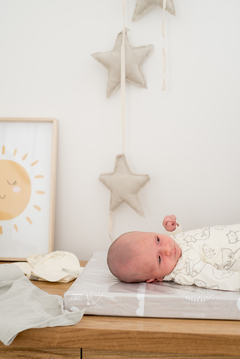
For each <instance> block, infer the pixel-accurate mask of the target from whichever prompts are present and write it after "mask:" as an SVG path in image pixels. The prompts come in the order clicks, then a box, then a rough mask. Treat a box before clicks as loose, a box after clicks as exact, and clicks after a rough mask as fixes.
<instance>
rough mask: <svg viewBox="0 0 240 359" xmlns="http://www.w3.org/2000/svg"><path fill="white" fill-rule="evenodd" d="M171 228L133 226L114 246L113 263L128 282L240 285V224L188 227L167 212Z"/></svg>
mask: <svg viewBox="0 0 240 359" xmlns="http://www.w3.org/2000/svg"><path fill="white" fill-rule="evenodd" d="M163 226H164V228H165V229H166V231H167V232H168V233H167V234H159V233H152V232H128V233H124V234H122V235H121V236H120V237H118V238H117V239H116V240H115V241H114V242H113V243H112V245H111V246H110V248H109V251H108V259H107V260H108V266H109V269H110V271H111V272H112V274H113V275H114V276H116V277H117V278H118V279H120V280H122V281H123V282H127V283H132V282H147V283H151V282H162V281H174V282H176V283H179V284H183V285H192V284H195V285H196V286H198V287H203V288H209V289H220V290H231V291H240V224H235V225H228V226H215V227H205V228H203V229H198V230H193V231H188V232H182V230H181V227H180V226H179V225H178V223H177V222H176V216H175V215H171V216H166V217H165V218H164V220H163Z"/></svg>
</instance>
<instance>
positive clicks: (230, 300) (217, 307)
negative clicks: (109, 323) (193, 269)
mask: <svg viewBox="0 0 240 359" xmlns="http://www.w3.org/2000/svg"><path fill="white" fill-rule="evenodd" d="M64 302H65V309H68V310H74V309H75V308H78V309H80V310H82V309H84V308H86V311H85V314H91V315H111V316H124V317H126V316H127V317H128V316H129V317H158V318H199V319H233V320H240V292H230V291H229V292H228V291H220V290H210V289H205V288H198V287H195V286H183V285H179V284H176V283H174V282H155V283H145V282H144V283H123V282H121V281H119V280H118V279H117V278H116V277H114V276H113V275H112V274H111V272H110V271H109V269H108V266H107V252H94V253H93V256H92V258H91V259H90V261H89V262H88V264H87V265H86V267H85V268H84V270H83V272H82V273H81V274H80V276H79V277H78V278H77V279H76V281H75V282H74V283H73V284H72V286H71V287H70V288H69V290H68V291H67V292H66V293H65V294H64ZM74 307H75V308H74Z"/></svg>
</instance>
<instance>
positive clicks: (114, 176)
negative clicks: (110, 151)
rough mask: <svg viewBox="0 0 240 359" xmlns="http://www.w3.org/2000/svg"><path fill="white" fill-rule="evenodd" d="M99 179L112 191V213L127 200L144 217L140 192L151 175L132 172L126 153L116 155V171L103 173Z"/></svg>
mask: <svg viewBox="0 0 240 359" xmlns="http://www.w3.org/2000/svg"><path fill="white" fill-rule="evenodd" d="M99 180H100V181H101V182H102V183H103V184H104V185H105V186H107V188H109V189H110V191H111V200H110V213H112V212H113V211H115V210H116V209H117V208H118V206H119V205H120V204H121V203H123V202H126V203H127V204H128V205H129V206H130V207H132V208H133V209H134V210H135V211H136V212H137V213H138V214H139V215H140V216H142V217H144V212H143V209H142V206H141V203H140V201H139V198H138V192H139V191H140V190H141V189H142V188H143V187H144V186H145V185H146V184H147V183H148V182H149V181H150V177H149V176H148V175H136V174H134V173H132V172H131V171H130V169H129V167H128V164H127V161H126V158H125V155H124V154H121V155H118V156H116V162H115V167H114V172H113V173H106V174H101V175H100V177H99Z"/></svg>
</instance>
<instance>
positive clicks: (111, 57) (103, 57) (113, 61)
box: [92, 29, 153, 97]
mask: <svg viewBox="0 0 240 359" xmlns="http://www.w3.org/2000/svg"><path fill="white" fill-rule="evenodd" d="M127 31H129V30H128V29H126V33H125V60H126V61H125V74H126V75H125V77H126V81H128V82H131V83H133V84H135V85H137V86H139V87H145V88H147V83H146V80H145V77H144V75H143V73H142V69H141V65H142V63H143V61H145V60H146V58H147V57H148V56H149V55H150V54H151V53H152V52H153V45H148V46H140V47H132V46H131V45H130V43H129V40H128V36H127ZM122 36H123V35H122V32H120V33H119V34H118V36H117V40H116V42H115V46H114V48H113V50H112V51H108V52H96V53H94V54H92V56H93V57H94V59H95V60H97V61H98V62H100V63H101V64H102V65H103V66H104V67H105V68H106V69H107V70H108V84H107V97H110V96H111V94H112V93H113V91H114V90H115V89H116V88H117V87H118V86H119V85H120V83H121V45H122Z"/></svg>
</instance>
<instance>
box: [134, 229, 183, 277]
mask: <svg viewBox="0 0 240 359" xmlns="http://www.w3.org/2000/svg"><path fill="white" fill-rule="evenodd" d="M133 233H134V232H133ZM134 240H135V242H136V243H135V245H136V246H137V248H135V249H136V255H135V256H134V258H133V260H132V261H133V262H132V265H133V266H134V267H135V268H139V269H140V270H141V272H142V273H145V274H146V276H147V278H148V280H146V282H154V281H162V280H163V278H164V277H165V276H166V275H168V274H170V273H171V272H172V270H173V268H174V267H175V266H176V264H177V261H178V259H179V258H180V257H181V255H182V251H181V249H180V247H179V245H178V244H177V243H176V242H175V241H174V240H173V239H172V238H171V237H169V236H167V235H165V234H159V233H152V232H151V233H147V232H135V234H134Z"/></svg>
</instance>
